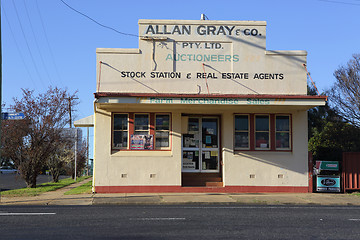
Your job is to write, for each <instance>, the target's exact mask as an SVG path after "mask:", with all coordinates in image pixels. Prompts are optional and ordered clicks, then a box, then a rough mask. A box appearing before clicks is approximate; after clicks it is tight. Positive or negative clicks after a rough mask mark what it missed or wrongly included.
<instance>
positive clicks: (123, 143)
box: [113, 131, 128, 147]
mask: <svg viewBox="0 0 360 240" xmlns="http://www.w3.org/2000/svg"><path fill="white" fill-rule="evenodd" d="M127 133H128V132H127V131H114V145H113V146H114V147H127V143H128V139H127V138H128V137H127Z"/></svg>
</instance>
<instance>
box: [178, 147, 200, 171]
mask: <svg viewBox="0 0 360 240" xmlns="http://www.w3.org/2000/svg"><path fill="white" fill-rule="evenodd" d="M182 168H183V169H184V170H197V169H199V151H183V166H182Z"/></svg>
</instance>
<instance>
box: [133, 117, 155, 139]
mask: <svg viewBox="0 0 360 240" xmlns="http://www.w3.org/2000/svg"><path fill="white" fill-rule="evenodd" d="M136 115H147V119H148V124H147V130H136ZM133 122H134V128H133V130H134V131H133V132H132V134H129V135H130V136H131V135H145V134H136V132H145V131H147V135H150V134H151V133H150V129H151V122H150V114H149V113H134V121H133Z"/></svg>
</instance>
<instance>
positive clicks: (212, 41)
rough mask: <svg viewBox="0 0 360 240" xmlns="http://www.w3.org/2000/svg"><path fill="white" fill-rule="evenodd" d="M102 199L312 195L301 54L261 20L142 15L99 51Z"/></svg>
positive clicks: (310, 100)
mask: <svg viewBox="0 0 360 240" xmlns="http://www.w3.org/2000/svg"><path fill="white" fill-rule="evenodd" d="M96 53H97V89H96V93H95V101H94V110H95V113H94V127H95V129H94V133H95V147H94V149H95V151H94V152H95V155H94V157H95V161H94V188H95V191H96V192H193V191H203V192H206V191H209V192H210V191H213V192H307V191H308V150H307V110H308V109H310V108H312V107H315V106H321V105H325V101H326V98H325V97H324V96H308V95H307V71H306V57H307V52H306V51H269V50H267V49H266V22H262V21H201V20H200V21H190V20H139V48H137V49H113V48H100V49H97V51H96Z"/></svg>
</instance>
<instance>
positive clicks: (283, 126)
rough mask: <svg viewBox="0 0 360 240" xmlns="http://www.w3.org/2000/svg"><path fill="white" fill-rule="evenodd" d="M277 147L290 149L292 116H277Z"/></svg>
mask: <svg viewBox="0 0 360 240" xmlns="http://www.w3.org/2000/svg"><path fill="white" fill-rule="evenodd" d="M275 121H276V130H275V134H276V137H275V140H276V149H290V116H276V120H275Z"/></svg>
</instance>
